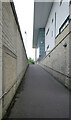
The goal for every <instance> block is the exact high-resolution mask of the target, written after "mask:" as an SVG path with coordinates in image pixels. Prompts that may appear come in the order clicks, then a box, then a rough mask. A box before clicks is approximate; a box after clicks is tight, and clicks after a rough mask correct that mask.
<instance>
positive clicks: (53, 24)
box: [45, 0, 69, 54]
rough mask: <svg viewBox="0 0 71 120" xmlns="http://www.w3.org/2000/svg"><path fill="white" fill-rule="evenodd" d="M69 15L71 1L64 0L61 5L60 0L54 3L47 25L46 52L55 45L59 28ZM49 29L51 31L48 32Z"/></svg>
mask: <svg viewBox="0 0 71 120" xmlns="http://www.w3.org/2000/svg"><path fill="white" fill-rule="evenodd" d="M62 11H63V12H62ZM55 13H56V15H55ZM68 15H69V2H64V0H63V2H62V4H61V6H60V2H54V3H53V6H52V9H51V12H50V15H49V18H48V21H47V24H46V27H45V51H47V52H46V53H47V54H48V52H49V51H50V50H51V49H53V47H54V46H55V44H56V40H55V37H56V36H57V35H58V34H59V28H60V27H61V25H62V24H63V22H64V21H65V19H66V18H67V17H68ZM55 16H56V17H55ZM48 29H49V32H48ZM47 33H48V34H47ZM48 45H49V49H48V50H47V46H48Z"/></svg>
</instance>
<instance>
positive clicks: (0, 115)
mask: <svg viewBox="0 0 71 120" xmlns="http://www.w3.org/2000/svg"><path fill="white" fill-rule="evenodd" d="M0 96H2V3H1V2H0ZM0 118H2V100H0Z"/></svg>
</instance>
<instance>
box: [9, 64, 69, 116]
mask: <svg viewBox="0 0 71 120" xmlns="http://www.w3.org/2000/svg"><path fill="white" fill-rule="evenodd" d="M68 117H69V91H68V90H67V89H66V88H65V87H64V86H63V85H61V84H60V83H59V82H58V81H57V80H55V78H53V77H52V76H51V75H50V74H49V73H48V72H47V71H45V70H44V69H43V68H41V67H40V66H39V65H30V66H29V68H28V71H27V73H26V75H25V77H24V78H23V81H22V83H21V85H20V87H19V89H18V92H17V95H16V98H15V104H14V106H13V107H12V109H11V112H10V114H9V117H8V118H68Z"/></svg>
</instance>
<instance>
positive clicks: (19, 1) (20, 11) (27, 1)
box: [13, 0, 35, 59]
mask: <svg viewBox="0 0 71 120" xmlns="http://www.w3.org/2000/svg"><path fill="white" fill-rule="evenodd" d="M13 1H14V4H15V8H16V12H17V16H18V20H19V24H20V28H21V32H22V36H23V40H24V44H25V47H26V51H27V56H28V57H31V58H33V59H34V57H35V50H34V49H33V48H32V40H33V13H34V0H13ZM25 31H26V32H27V34H25Z"/></svg>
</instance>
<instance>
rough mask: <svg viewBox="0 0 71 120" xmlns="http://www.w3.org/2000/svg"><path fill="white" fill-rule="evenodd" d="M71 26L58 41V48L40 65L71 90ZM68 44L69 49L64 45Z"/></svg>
mask: <svg viewBox="0 0 71 120" xmlns="http://www.w3.org/2000/svg"><path fill="white" fill-rule="evenodd" d="M70 26H71V22H70V24H69V25H68V26H67V27H66V28H65V29H64V30H63V32H62V33H61V34H60V35H59V36H58V37H57V39H56V46H55V47H54V48H53V49H52V50H51V52H50V53H49V54H48V55H47V56H46V57H45V58H44V59H43V60H42V61H41V63H40V65H41V66H42V67H44V68H45V69H46V70H47V71H48V72H49V73H51V74H52V75H53V76H54V77H55V78H56V79H57V80H59V81H60V82H61V83H62V84H64V85H65V86H67V87H68V88H70V87H71V86H70V79H71V78H70V70H69V66H70V63H69V54H70V51H69V48H70V45H69V42H70V41H71V39H70V36H71V31H70ZM65 43H67V47H64V46H63V45H64V44H65Z"/></svg>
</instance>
